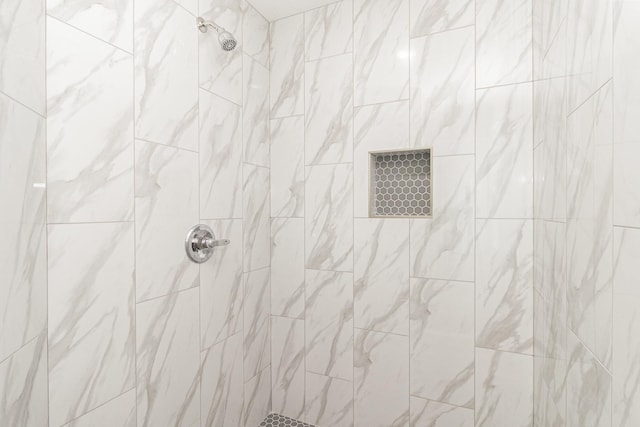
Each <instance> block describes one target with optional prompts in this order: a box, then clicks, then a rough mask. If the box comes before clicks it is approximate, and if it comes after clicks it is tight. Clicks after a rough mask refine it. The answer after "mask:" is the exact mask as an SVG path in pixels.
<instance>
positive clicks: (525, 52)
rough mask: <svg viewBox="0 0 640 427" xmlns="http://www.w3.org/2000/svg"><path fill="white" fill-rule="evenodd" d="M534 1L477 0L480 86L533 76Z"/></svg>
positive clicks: (478, 77)
mask: <svg viewBox="0 0 640 427" xmlns="http://www.w3.org/2000/svg"><path fill="white" fill-rule="evenodd" d="M532 1H533V0H511V1H501V0H479V1H476V85H477V87H489V86H497V85H506V84H511V83H520V82H525V81H529V80H531V78H532V77H533V76H532V62H533V52H532V44H533V41H532V37H533V36H532V18H531V16H532V15H531V14H532V6H531V3H532Z"/></svg>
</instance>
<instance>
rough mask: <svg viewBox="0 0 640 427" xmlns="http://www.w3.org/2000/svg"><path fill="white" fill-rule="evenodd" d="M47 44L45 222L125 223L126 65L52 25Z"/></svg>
mask: <svg viewBox="0 0 640 427" xmlns="http://www.w3.org/2000/svg"><path fill="white" fill-rule="evenodd" d="M47 36H48V45H49V47H50V48H49V49H48V54H47V110H48V111H47V112H48V120H47V164H48V170H47V181H48V185H47V187H48V219H49V222H52V223H68V222H100V221H129V220H131V219H133V102H132V96H133V75H132V68H133V58H132V56H131V55H130V54H128V53H125V52H123V51H121V50H119V49H116V48H114V47H113V46H111V45H108V44H106V43H103V42H100V41H98V40H96V39H95V38H93V37H90V36H88V35H87V34H85V33H83V32H81V31H78V30H76V29H74V28H72V27H70V26H69V25H67V24H64V23H62V22H60V21H58V20H57V19H53V18H49V19H48V20H47ZM95 117H100V120H95ZM87 123H91V126H87Z"/></svg>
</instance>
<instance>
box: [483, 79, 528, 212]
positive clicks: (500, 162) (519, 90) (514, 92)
mask: <svg viewBox="0 0 640 427" xmlns="http://www.w3.org/2000/svg"><path fill="white" fill-rule="evenodd" d="M532 96H533V94H532V85H531V83H525V84H520V85H511V86H503V87H498V88H491V89H485V90H481V91H479V92H478V101H477V119H476V150H477V151H476V153H477V159H476V181H477V189H476V197H477V216H478V218H531V217H532V216H533V125H532V123H533V120H532V116H533V113H532Z"/></svg>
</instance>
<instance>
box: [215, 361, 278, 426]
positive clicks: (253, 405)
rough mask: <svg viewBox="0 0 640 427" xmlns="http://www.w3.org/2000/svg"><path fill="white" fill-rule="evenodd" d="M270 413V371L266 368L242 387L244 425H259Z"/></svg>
mask: <svg viewBox="0 0 640 427" xmlns="http://www.w3.org/2000/svg"><path fill="white" fill-rule="evenodd" d="M270 411H271V370H270V369H269V367H267V368H265V369H263V370H262V372H260V373H259V374H258V375H256V376H255V377H253V378H251V379H250V380H249V381H247V382H246V383H245V385H244V425H245V426H246V427H252V426H257V425H259V424H260V423H261V422H262V420H263V419H264V418H265V417H266V416H267V415H268V414H269V412H270ZM225 427H226V425H225Z"/></svg>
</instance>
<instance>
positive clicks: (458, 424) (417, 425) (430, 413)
mask: <svg viewBox="0 0 640 427" xmlns="http://www.w3.org/2000/svg"><path fill="white" fill-rule="evenodd" d="M473 415H474V414H473V409H467V408H461V407H459V406H452V405H447V404H445V403H440V402H435V401H433V400H426V399H420V398H418V397H413V396H411V423H410V425H411V426H412V427H421V426H429V427H473Z"/></svg>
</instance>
